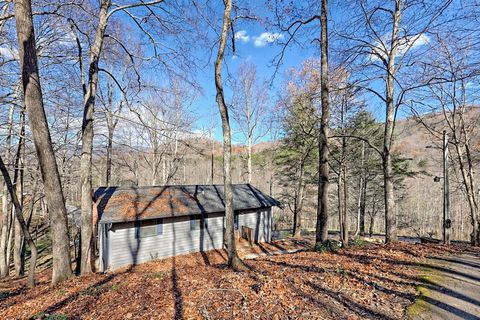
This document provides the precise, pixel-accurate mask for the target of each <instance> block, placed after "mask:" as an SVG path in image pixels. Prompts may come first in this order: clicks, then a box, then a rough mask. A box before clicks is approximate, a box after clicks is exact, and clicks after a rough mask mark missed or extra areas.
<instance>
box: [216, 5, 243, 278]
mask: <svg viewBox="0 0 480 320" xmlns="http://www.w3.org/2000/svg"><path fill="white" fill-rule="evenodd" d="M224 5H225V8H224V12H223V25H222V31H221V33H220V39H219V40H220V43H219V46H218V52H217V58H216V59H215V88H216V101H217V105H218V110H219V111H220V115H221V118H222V130H223V184H224V194H225V237H226V242H227V253H228V265H229V266H230V267H232V268H234V269H245V264H244V263H243V261H242V260H241V259H240V257H239V256H238V254H237V249H236V247H235V235H234V211H233V192H232V172H231V161H232V160H231V154H232V142H231V132H230V121H229V117H228V109H227V105H226V103H225V95H224V91H223V82H222V63H223V59H224V55H225V47H226V45H227V38H228V30H229V29H230V27H231V23H232V21H231V17H230V15H231V11H232V0H225V1H224Z"/></svg>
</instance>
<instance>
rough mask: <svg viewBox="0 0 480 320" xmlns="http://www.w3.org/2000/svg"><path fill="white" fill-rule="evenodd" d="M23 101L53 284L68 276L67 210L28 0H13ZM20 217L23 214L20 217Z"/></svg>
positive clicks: (69, 273) (69, 275) (69, 272)
mask: <svg viewBox="0 0 480 320" xmlns="http://www.w3.org/2000/svg"><path fill="white" fill-rule="evenodd" d="M14 7H15V21H16V29H17V38H18V54H19V57H20V66H21V73H22V85H23V92H24V100H25V101H24V102H25V107H26V110H27V114H28V118H29V119H30V128H31V131H32V136H33V141H34V144H35V149H36V152H37V156H38V161H39V163H40V171H41V174H42V179H43V184H44V188H45V197H46V199H47V203H48V210H49V215H50V227H51V230H52V251H53V272H52V283H54V284H55V283H58V282H61V281H63V280H66V279H67V278H69V277H71V275H72V270H71V268H70V245H69V240H68V226H67V212H66V209H65V200H64V197H63V191H62V183H61V181H60V175H59V172H58V167H57V162H56V159H55V154H54V151H53V147H52V140H51V137H50V132H49V129H48V122H47V118H46V115H45V110H44V107H43V97H42V89H41V86H40V76H39V73H38V62H37V51H36V50H37V49H36V47H35V34H34V29H33V19H32V6H31V1H30V0H14ZM22 218H23V217H22Z"/></svg>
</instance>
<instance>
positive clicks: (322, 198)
mask: <svg viewBox="0 0 480 320" xmlns="http://www.w3.org/2000/svg"><path fill="white" fill-rule="evenodd" d="M320 25H321V31H320V47H321V58H320V59H321V67H320V68H321V83H320V87H321V89H320V90H321V100H322V114H321V118H320V132H319V139H318V147H319V158H318V161H319V162H318V165H319V169H318V208H317V226H316V232H315V243H316V245H317V244H321V243H324V242H325V241H327V237H328V179H329V170H330V168H329V164H328V134H329V121H330V95H329V86H330V84H329V79H328V68H329V64H328V1H327V0H322V8H321V15H320Z"/></svg>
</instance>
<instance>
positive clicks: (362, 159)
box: [355, 141, 365, 236]
mask: <svg viewBox="0 0 480 320" xmlns="http://www.w3.org/2000/svg"><path fill="white" fill-rule="evenodd" d="M364 166H365V141H362V152H361V154H360V179H359V180H360V181H359V183H358V205H357V227H356V228H355V236H358V234H360V235H362V236H363V235H364V233H365V210H363V212H362V201H363V200H362V198H363V185H364V179H365V169H364ZM362 213H363V215H364V216H363V217H362ZM362 221H363V229H362Z"/></svg>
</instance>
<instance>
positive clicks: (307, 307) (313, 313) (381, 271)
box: [0, 239, 463, 319]
mask: <svg viewBox="0 0 480 320" xmlns="http://www.w3.org/2000/svg"><path fill="white" fill-rule="evenodd" d="M307 246H308V241H307V242H306V241H305V240H296V239H288V240H281V241H277V242H274V243H272V244H265V245H263V246H261V247H254V248H252V249H246V248H241V252H242V254H245V253H247V252H254V253H268V252H273V251H276V250H277V251H278V250H291V249H294V248H300V249H301V248H306V247H307ZM460 250H463V249H462V248H459V247H449V248H446V247H442V246H439V245H420V244H406V243H396V244H394V245H380V244H367V245H363V246H354V247H351V248H348V249H341V250H338V251H336V252H325V253H318V252H311V251H303V252H297V253H293V254H285V255H275V256H265V257H261V258H258V259H255V260H248V261H246V263H247V265H248V267H249V270H248V271H245V272H235V271H232V270H230V269H228V268H227V267H226V265H225V257H226V256H225V255H226V254H225V252H224V251H212V252H208V253H202V254H200V253H197V254H191V255H187V256H180V257H175V258H169V259H165V260H161V261H154V262H150V263H146V264H143V265H139V266H136V267H133V268H129V269H123V270H119V271H116V272H112V273H107V274H92V275H90V276H84V277H76V278H73V279H70V280H68V281H66V282H64V283H62V284H60V285H57V286H51V285H50V284H49V280H50V274H49V273H48V272H44V273H42V274H40V275H39V276H38V279H39V281H38V286H37V287H35V288H34V289H26V288H25V279H24V278H23V279H10V280H6V281H2V282H0V318H1V319H28V318H37V319H45V318H48V316H49V315H50V316H51V315H56V318H55V319H150V318H155V319H241V318H243V319H401V318H403V317H404V310H405V308H406V307H407V306H408V305H409V304H411V303H412V302H413V300H414V299H415V297H416V291H415V287H416V285H417V284H419V282H420V280H421V279H420V278H419V272H420V270H419V268H418V267H419V266H422V264H423V263H424V261H425V256H427V255H439V254H445V253H455V252H458V251H460Z"/></svg>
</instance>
